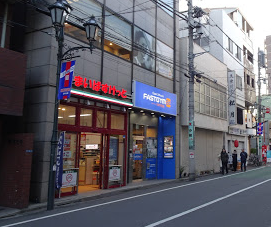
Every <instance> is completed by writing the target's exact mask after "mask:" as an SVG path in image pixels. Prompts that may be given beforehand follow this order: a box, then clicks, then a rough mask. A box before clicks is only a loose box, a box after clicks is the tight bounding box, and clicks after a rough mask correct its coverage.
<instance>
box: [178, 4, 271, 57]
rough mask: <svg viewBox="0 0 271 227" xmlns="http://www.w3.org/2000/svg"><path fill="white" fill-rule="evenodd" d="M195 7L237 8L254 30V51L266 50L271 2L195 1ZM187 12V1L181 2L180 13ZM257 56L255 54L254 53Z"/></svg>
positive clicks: (270, 20) (270, 22)
mask: <svg viewBox="0 0 271 227" xmlns="http://www.w3.org/2000/svg"><path fill="white" fill-rule="evenodd" d="M192 4H193V6H199V7H201V8H217V7H236V8H239V10H240V11H241V13H242V14H243V16H244V17H245V18H246V20H247V21H248V22H249V23H250V25H251V26H252V27H253V28H254V31H253V33H252V34H251V39H252V41H253V43H254V50H256V51H257V50H258V47H260V49H263V48H264V40H265V37H266V36H267V35H271V14H270V9H271V0H258V1H253V0H193V2H192ZM185 10H187V1H186V0H180V11H185ZM254 54H255V53H254Z"/></svg>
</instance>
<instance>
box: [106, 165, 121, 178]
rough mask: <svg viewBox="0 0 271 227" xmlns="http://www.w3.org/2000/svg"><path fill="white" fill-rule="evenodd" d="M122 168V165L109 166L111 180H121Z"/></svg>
mask: <svg viewBox="0 0 271 227" xmlns="http://www.w3.org/2000/svg"><path fill="white" fill-rule="evenodd" d="M120 168H121V165H111V166H109V181H119V180H120Z"/></svg>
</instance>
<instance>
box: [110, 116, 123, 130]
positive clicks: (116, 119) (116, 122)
mask: <svg viewBox="0 0 271 227" xmlns="http://www.w3.org/2000/svg"><path fill="white" fill-rule="evenodd" d="M111 129H119V130H124V115H122V114H115V113H111Z"/></svg>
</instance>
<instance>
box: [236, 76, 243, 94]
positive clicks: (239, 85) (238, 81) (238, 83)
mask: <svg viewBox="0 0 271 227" xmlns="http://www.w3.org/2000/svg"><path fill="white" fill-rule="evenodd" d="M236 88H237V89H239V90H241V91H242V88H243V86H242V77H241V76H238V75H236Z"/></svg>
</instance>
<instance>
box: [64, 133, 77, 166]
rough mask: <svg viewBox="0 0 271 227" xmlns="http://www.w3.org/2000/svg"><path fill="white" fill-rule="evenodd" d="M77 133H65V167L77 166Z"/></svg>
mask: <svg viewBox="0 0 271 227" xmlns="http://www.w3.org/2000/svg"><path fill="white" fill-rule="evenodd" d="M76 137H77V135H76V134H73V133H65V145H64V151H63V169H64V170H67V169H70V168H74V167H75V154H76Z"/></svg>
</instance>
